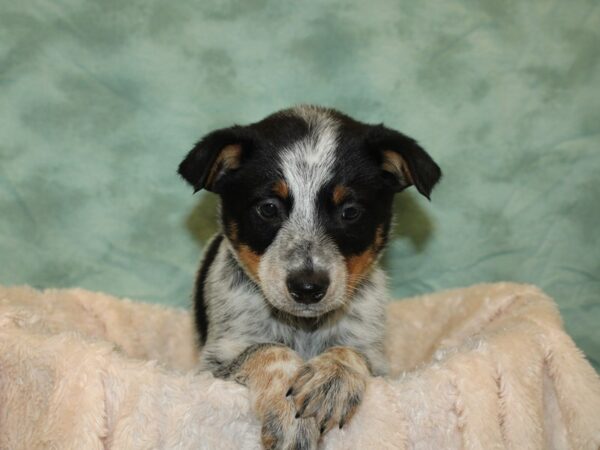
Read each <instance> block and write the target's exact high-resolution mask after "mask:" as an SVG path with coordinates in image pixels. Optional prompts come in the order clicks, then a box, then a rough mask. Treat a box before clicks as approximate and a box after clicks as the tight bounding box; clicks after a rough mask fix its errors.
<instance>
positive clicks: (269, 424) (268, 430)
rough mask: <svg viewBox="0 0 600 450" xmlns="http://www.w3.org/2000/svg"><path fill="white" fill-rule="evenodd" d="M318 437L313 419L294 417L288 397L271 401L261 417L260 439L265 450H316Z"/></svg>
mask: <svg viewBox="0 0 600 450" xmlns="http://www.w3.org/2000/svg"><path fill="white" fill-rule="evenodd" d="M319 438H320V433H319V429H318V427H317V423H316V421H315V419H314V418H313V417H308V418H296V410H295V409H294V406H293V405H292V403H291V402H290V401H289V400H288V399H285V398H282V399H281V400H279V401H275V402H272V403H271V405H270V407H269V409H268V410H267V411H266V413H265V415H264V417H263V418H262V428H261V441H262V445H263V447H264V448H265V449H266V450H316V449H317V445H318V442H319Z"/></svg>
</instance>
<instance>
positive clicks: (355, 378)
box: [287, 347, 369, 433]
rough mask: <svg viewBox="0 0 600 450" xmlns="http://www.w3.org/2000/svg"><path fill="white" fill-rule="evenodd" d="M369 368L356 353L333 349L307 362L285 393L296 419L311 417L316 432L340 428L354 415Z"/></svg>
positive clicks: (362, 392) (348, 350) (342, 348)
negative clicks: (315, 426)
mask: <svg viewBox="0 0 600 450" xmlns="http://www.w3.org/2000/svg"><path fill="white" fill-rule="evenodd" d="M368 375H369V369H368V366H367V363H366V361H365V360H364V358H363V357H362V356H361V355H360V354H358V353H357V352H356V351H354V350H352V349H350V348H345V347H334V348H331V349H329V350H328V351H326V352H325V353H323V354H321V355H319V356H317V357H315V358H313V359H311V360H310V361H308V362H307V363H306V364H304V365H303V366H302V367H301V368H300V369H299V370H298V372H297V374H296V377H295V379H294V381H293V382H292V385H291V387H290V389H289V391H288V393H287V395H288V397H291V398H292V400H293V404H294V406H295V408H296V417H297V418H298V420H303V419H306V418H311V417H314V419H315V420H316V424H317V426H318V427H319V431H320V433H324V432H325V431H327V430H329V429H331V428H332V427H334V426H336V425H338V426H339V427H340V428H342V427H343V426H344V424H345V423H346V422H348V420H350V418H351V417H352V415H353V414H354V413H355V412H356V409H357V408H358V405H360V402H361V401H362V397H363V394H364V391H365V387H366V384H367V377H368Z"/></svg>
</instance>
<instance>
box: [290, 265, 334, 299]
mask: <svg viewBox="0 0 600 450" xmlns="http://www.w3.org/2000/svg"><path fill="white" fill-rule="evenodd" d="M286 284H287V288H288V291H289V292H290V295H291V296H292V297H293V298H294V300H296V301H297V302H298V303H303V304H305V305H306V304H310V303H317V302H318V301H320V300H321V299H322V298H323V297H325V293H326V292H327V288H328V287H329V276H328V275H327V272H315V271H313V270H301V271H298V272H292V273H290V274H289V275H288V276H287V279H286Z"/></svg>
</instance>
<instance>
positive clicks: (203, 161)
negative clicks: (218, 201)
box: [178, 125, 250, 192]
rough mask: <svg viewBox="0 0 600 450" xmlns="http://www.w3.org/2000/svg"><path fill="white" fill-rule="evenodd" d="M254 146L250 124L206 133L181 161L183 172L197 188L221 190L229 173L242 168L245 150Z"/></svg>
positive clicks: (180, 169) (181, 171) (181, 170)
mask: <svg viewBox="0 0 600 450" xmlns="http://www.w3.org/2000/svg"><path fill="white" fill-rule="evenodd" d="M249 145H250V136H249V130H248V129H247V127H241V126H237V125H236V126H233V127H231V128H223V129H221V130H216V131H213V132H212V133H210V134H208V135H206V136H204V137H203V138H202V140H200V142H198V143H197V144H196V145H195V146H194V148H193V149H192V150H191V151H190V152H189V153H188V154H187V156H186V157H185V159H184V160H183V161H182V162H181V164H179V170H178V172H179V175H181V176H182V177H183V178H184V179H185V180H186V181H187V182H188V183H190V184H191V185H192V186H193V187H194V192H198V191H199V190H200V189H206V190H208V191H213V192H216V191H218V186H219V182H220V181H221V180H222V178H223V176H224V175H226V174H227V173H229V172H231V171H233V170H236V169H238V168H239V167H240V165H241V161H242V153H243V152H245V151H246V150H247V148H248V147H249Z"/></svg>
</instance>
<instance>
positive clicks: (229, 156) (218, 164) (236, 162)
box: [206, 144, 242, 186]
mask: <svg viewBox="0 0 600 450" xmlns="http://www.w3.org/2000/svg"><path fill="white" fill-rule="evenodd" d="M241 156H242V146H241V145H239V144H231V145H227V146H225V147H223V150H221V153H219V156H217V159H216V160H215V162H214V163H213V165H212V167H211V169H210V173H209V174H208V178H207V179H206V186H212V185H213V183H214V182H215V181H216V179H217V178H218V176H219V174H220V173H221V172H225V171H227V170H233V169H238V168H239V167H240V159H241Z"/></svg>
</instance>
